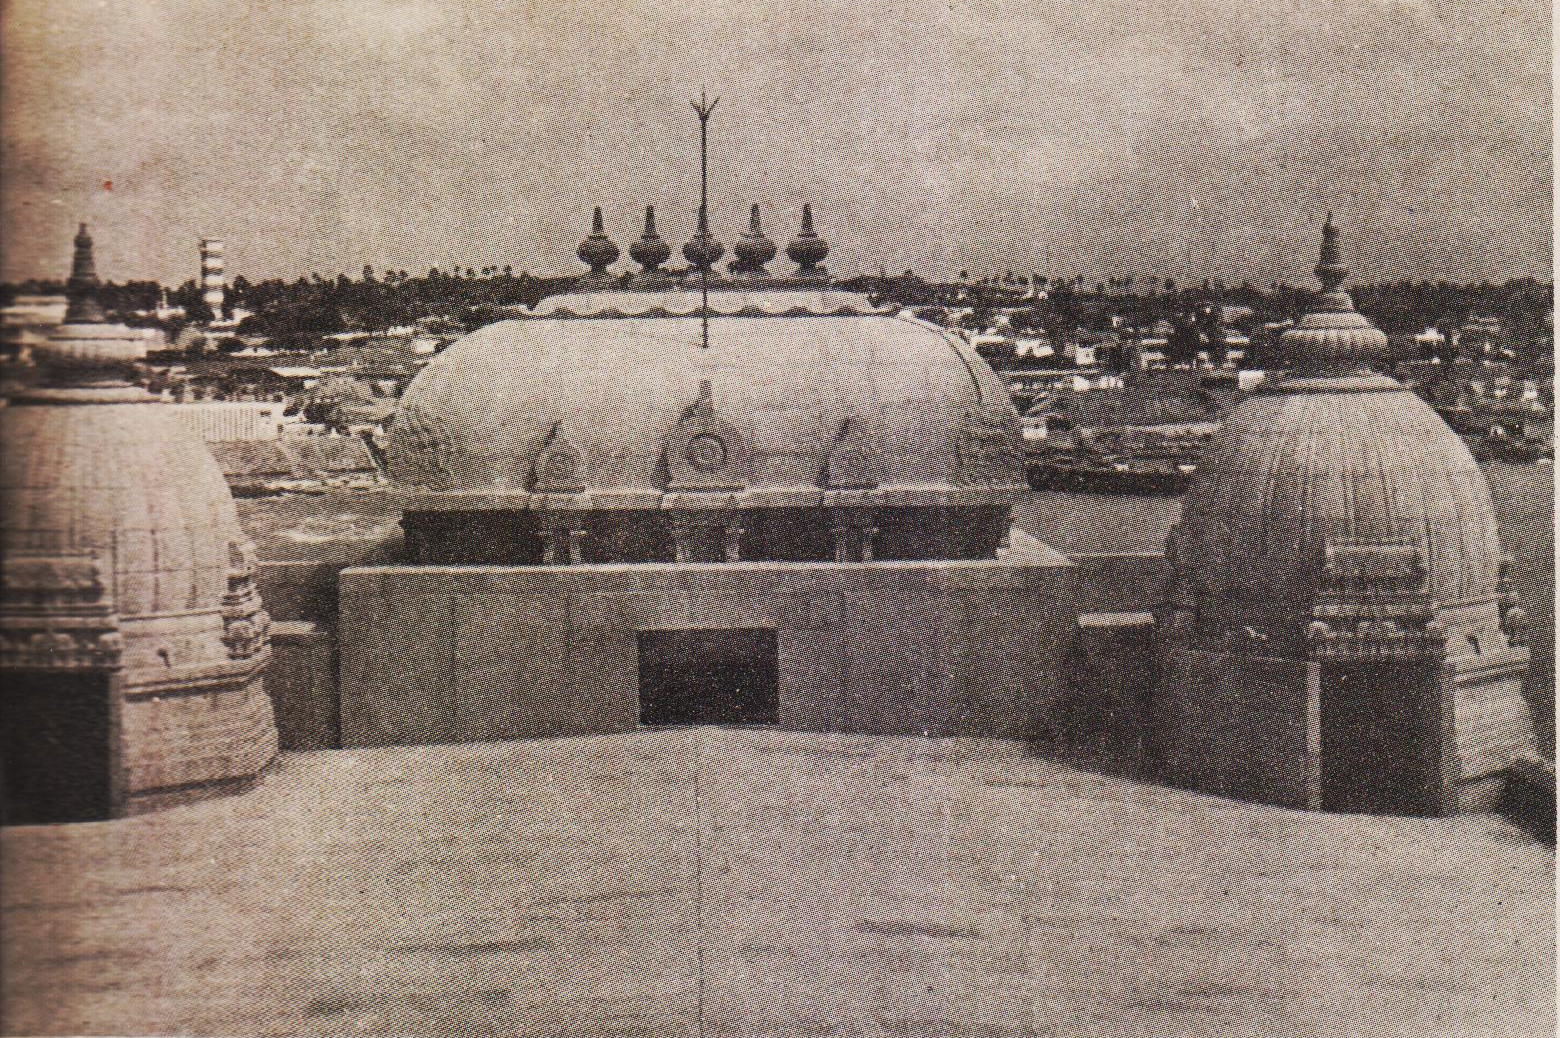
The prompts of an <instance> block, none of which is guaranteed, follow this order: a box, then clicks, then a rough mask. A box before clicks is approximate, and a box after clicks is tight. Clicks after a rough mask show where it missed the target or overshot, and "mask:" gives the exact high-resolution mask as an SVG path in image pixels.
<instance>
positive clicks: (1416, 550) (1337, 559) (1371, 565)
mask: <svg viewBox="0 0 1560 1038" xmlns="http://www.w3.org/2000/svg"><path fill="white" fill-rule="evenodd" d="M1428 580H1429V574H1428V572H1427V570H1426V568H1425V559H1424V549H1423V547H1422V546H1421V545H1419V544H1418V543H1417V542H1415V541H1413V540H1410V539H1408V538H1383V539H1381V540H1363V539H1359V538H1347V539H1345V538H1330V539H1329V540H1328V541H1327V544H1326V545H1325V546H1324V548H1323V550H1322V580H1321V588H1320V590H1321V593H1322V595H1323V596H1324V597H1325V598H1331V599H1358V598H1375V597H1381V596H1405V595H1407V596H1412V595H1422V594H1425V593H1426V592H1427V591H1428Z"/></svg>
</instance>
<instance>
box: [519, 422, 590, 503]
mask: <svg viewBox="0 0 1560 1038" xmlns="http://www.w3.org/2000/svg"><path fill="white" fill-rule="evenodd" d="M531 490H532V492H534V493H537V494H583V493H584V492H585V455H584V453H582V452H581V451H580V449H579V448H578V447H576V446H575V445H574V443H573V441H571V440H570V439H569V438H568V436H566V435H565V434H564V432H563V423H562V422H557V423H554V425H553V427H552V432H550V433H548V434H547V439H546V440H544V441H543V443H542V449H541V450H540V451H539V452H537V455H536V459H535V460H534V461H533V462H532V463H531Z"/></svg>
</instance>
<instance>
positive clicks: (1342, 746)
mask: <svg viewBox="0 0 1560 1038" xmlns="http://www.w3.org/2000/svg"><path fill="white" fill-rule="evenodd" d="M1436 678H1437V675H1436V673H1435V672H1434V671H1433V670H1427V669H1426V668H1423V667H1416V666H1414V665H1412V664H1411V663H1407V662H1404V661H1392V662H1380V663H1358V664H1330V665H1327V666H1324V667H1323V669H1322V703H1321V707H1322V718H1321V720H1322V768H1321V771H1322V775H1321V779H1322V808H1323V810H1327V811H1346V812H1356V813H1361V814H1392V815H1437V814H1441V813H1442V804H1441V800H1442V790H1441V785H1442V782H1441V737H1440V720H1441V719H1440V696H1439V695H1438V694H1437V691H1436V688H1437V681H1436Z"/></svg>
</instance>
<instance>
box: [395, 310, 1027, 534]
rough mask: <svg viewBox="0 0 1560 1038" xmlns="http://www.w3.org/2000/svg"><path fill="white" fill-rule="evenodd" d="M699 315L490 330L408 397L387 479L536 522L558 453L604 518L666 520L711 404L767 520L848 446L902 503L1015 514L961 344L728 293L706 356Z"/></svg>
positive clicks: (1011, 453)
mask: <svg viewBox="0 0 1560 1038" xmlns="http://www.w3.org/2000/svg"><path fill="white" fill-rule="evenodd" d="M700 305H701V303H700V296H699V293H697V292H690V291H680V292H667V293H632V292H602V293H578V294H572V295H564V296H556V297H552V298H550V299H547V300H544V301H543V303H542V304H541V305H540V306H539V307H538V308H537V310H536V311H535V313H534V314H531V315H527V316H525V317H522V318H518V319H514V320H506V321H501V322H499V323H497V324H493V325H489V326H487V327H485V328H482V329H480V330H479V331H477V332H475V333H474V334H472V335H470V336H468V337H466V338H465V339H463V340H461V341H460V342H458V343H456V344H455V345H453V346H451V347H450V348H449V349H448V350H446V351H445V352H444V353H443V354H442V355H441V356H439V357H438V358H437V359H435V360H434V361H433V362H432V363H431V364H429V365H428V366H427V368H426V369H424V370H423V371H422V373H421V374H419V375H418V376H417V378H416V379H415V380H414V381H413V382H412V384H411V386H410V387H409V388H408V389H407V391H406V393H405V395H404V396H403V398H402V402H401V410H400V412H399V414H398V415H397V417H396V420H395V424H394V427H393V429H392V432H391V439H390V447H389V464H390V470H391V474H392V476H393V477H394V478H395V479H396V481H397V482H398V483H400V484H401V485H402V487H403V488H404V489H406V490H408V491H410V492H412V493H413V494H414V495H416V494H419V493H420V494H421V495H423V496H424V497H429V496H433V497H438V496H445V497H448V496H460V497H464V498H467V499H468V500H470V501H471V502H472V504H471V507H476V508H481V507H491V508H509V509H513V508H517V507H525V499H526V495H527V494H528V493H529V492H530V491H532V490H534V489H535V481H536V462H537V459H538V457H539V454H540V453H541V452H542V451H543V449H544V448H545V447H546V445H547V444H548V443H549V442H552V441H555V440H558V439H560V438H561V439H563V440H565V441H567V443H569V444H570V445H572V447H573V448H574V449H575V450H577V452H578V460H579V464H580V467H581V469H582V478H581V482H582V486H581V489H582V490H583V491H584V492H585V493H588V494H590V495H592V497H593V498H594V499H595V501H596V507H653V506H654V505H655V502H656V500H657V499H658V498H659V495H660V494H661V493H662V492H663V491H664V490H665V489H666V488H667V471H666V466H667V464H668V458H667V456H666V451H667V443H668V435H669V433H671V432H672V431H673V430H674V429H676V428H677V426H678V423H679V420H680V419H681V418H683V417H684V416H685V415H686V414H687V413H688V410H689V408H690V407H692V406H694V405H695V404H696V403H697V402H698V401H700V400H701V399H706V400H707V401H708V405H709V407H710V408H711V409H712V410H713V412H714V414H716V415H718V416H719V418H720V420H722V421H724V422H726V423H729V425H730V426H731V427H732V428H733V430H734V432H735V434H736V435H737V436H738V437H739V438H740V439H742V440H744V441H745V445H746V451H747V455H748V457H747V466H746V474H745V478H744V479H743V480H742V485H743V488H744V490H745V491H746V492H747V493H748V494H749V495H750V496H753V497H755V498H761V499H763V500H755V501H754V502H753V503H755V504H765V503H769V504H796V505H805V504H808V503H816V497H817V495H818V493H819V492H820V488H821V487H822V486H823V485H824V484H823V483H822V482H821V478H822V473H823V471H824V469H825V467H826V465H827V463H828V462H829V460H830V457H831V453H832V452H836V451H837V450H838V449H839V444H840V442H841V440H842V438H849V439H851V440H852V441H853V444H854V448H853V449H857V450H859V449H860V448H862V447H863V446H864V447H865V448H866V449H867V450H869V451H870V453H872V454H873V455H874V461H875V464H876V468H877V472H876V479H875V480H874V483H875V485H876V487H877V488H878V489H879V491H880V492H881V493H884V494H888V493H895V494H897V495H898V496H897V498H896V502H897V503H903V504H932V503H941V504H979V503H987V502H992V503H994V502H996V501H998V500H999V499H1000V500H1001V502H1002V503H1004V504H1005V503H1006V502H1008V501H1009V500H1011V497H1012V495H1013V493H1014V492H1015V491H1016V490H1018V489H1019V487H1020V486H1021V484H1022V478H1023V477H1022V470H1021V467H1020V464H1019V458H1018V453H1019V447H1020V440H1019V438H1018V430H1017V415H1016V412H1015V411H1014V410H1013V406H1012V404H1011V402H1010V401H1009V399H1008V396H1007V391H1006V389H1005V387H1004V386H1003V385H1002V382H1001V381H1000V379H998V378H997V376H996V375H995V374H994V373H993V372H992V371H991V370H990V369H989V368H987V366H986V365H985V363H984V362H983V361H981V360H980V358H979V357H978V356H976V355H975V353H974V352H973V351H972V350H970V349H969V348H968V347H967V346H966V345H965V344H964V343H963V342H962V341H961V340H959V339H958V338H957V337H955V336H952V335H948V334H946V333H944V332H943V331H941V330H940V329H937V328H935V327H933V326H931V325H927V324H924V323H922V322H919V321H915V320H910V319H906V318H901V317H897V316H893V315H891V314H888V313H885V312H883V311H881V310H879V309H877V308H874V307H873V306H871V304H870V303H868V301H867V300H866V299H864V298H863V297H861V296H858V295H854V294H850V293H843V292H833V291H796V290H790V291H782V290H768V291H755V292H737V291H722V292H717V293H712V294H711V296H710V301H709V306H710V313H711V317H710V319H709V345H708V346H704V345H702V330H701V320H700V317H699V316H698V315H699V308H700ZM961 445H962V446H961ZM993 447H994V448H995V450H993V449H991V448H993ZM972 448H973V449H975V450H977V451H978V452H979V453H981V455H982V457H981V459H978V460H977V461H975V462H974V463H972V459H971V455H970V452H971V450H972ZM993 458H996V459H997V460H996V462H995V463H993V461H992V459H993ZM788 494H789V495H790V497H787V495H788ZM809 495H810V496H809ZM792 498H794V500H793V499H792Z"/></svg>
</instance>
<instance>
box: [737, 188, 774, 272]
mask: <svg viewBox="0 0 1560 1038" xmlns="http://www.w3.org/2000/svg"><path fill="white" fill-rule="evenodd" d="M731 251H732V252H733V253H734V254H735V256H736V259H734V260H732V262H731V264H730V267H729V269H730V271H731V272H732V273H733V274H737V275H740V276H742V277H750V278H757V277H763V276H765V275H766V274H768V273H769V271H767V270H765V269H764V264H766V263H768V262H769V261H770V260H772V259H774V258H775V254H776V253H777V252H779V249H777V248H776V247H775V243H774V242H772V241H770V240H769V239H768V238H767V237H766V236H765V235H764V229H763V227H762V226H761V225H760V223H759V217H758V206H756V205H755V206H754V207H753V211H752V215H751V216H750V217H749V218H748V229H747V231H746V232H745V233H744V234H743V235H742V237H740V238H738V239H737V243H736V244H735V245H734V246H732V249H731Z"/></svg>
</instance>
